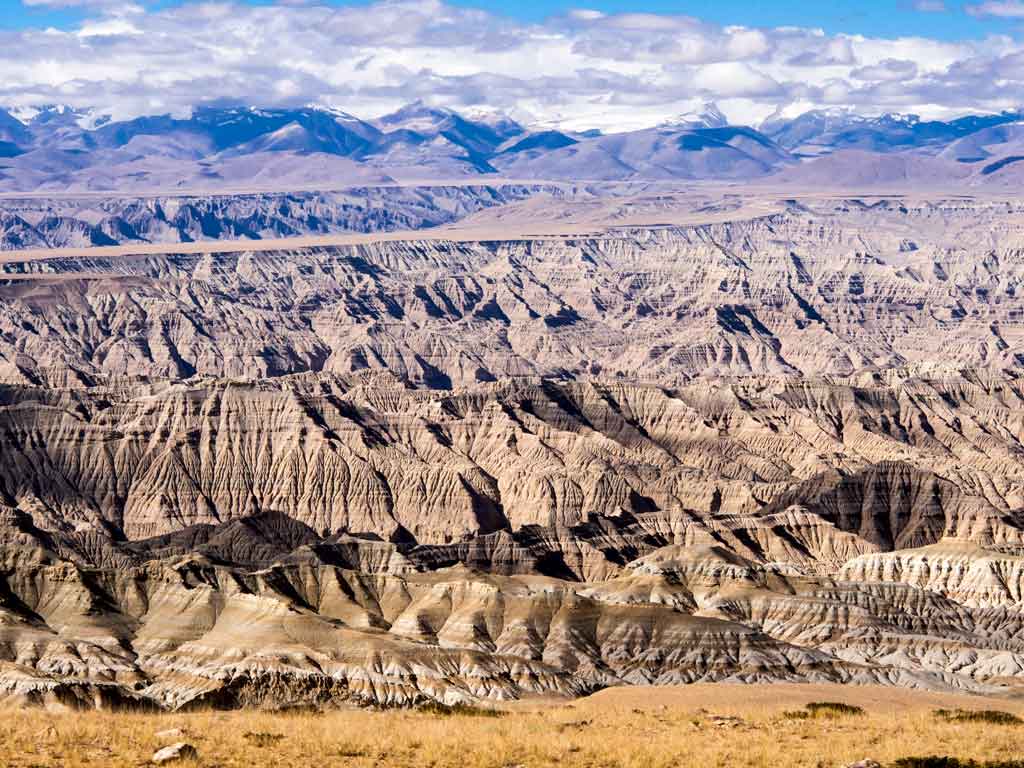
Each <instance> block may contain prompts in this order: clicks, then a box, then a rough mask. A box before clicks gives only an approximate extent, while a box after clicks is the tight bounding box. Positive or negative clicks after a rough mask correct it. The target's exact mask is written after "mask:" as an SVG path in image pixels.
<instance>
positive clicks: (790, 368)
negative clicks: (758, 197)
mask: <svg viewBox="0 0 1024 768" xmlns="http://www.w3.org/2000/svg"><path fill="white" fill-rule="evenodd" d="M815 205H816V206H817V207H811V206H808V205H803V204H798V203H796V202H795V201H794V202H792V204H787V205H786V207H785V210H784V212H782V213H779V214H775V215H770V216H765V217H761V218H757V219H749V220H738V221H733V222H726V223H719V224H708V225H701V226H691V227H647V228H636V229H620V230H611V231H609V232H607V233H606V234H604V235H601V236H595V237H593V238H583V239H574V238H554V237H547V238H540V237H532V238H524V239H517V240H494V241H473V242H468V241H467V242H455V241H443V240H437V239H425V240H422V241H411V240H404V241H403V240H400V239H390V240H386V241H382V242H376V243H369V244H365V245H353V246H346V247H340V246H339V247H329V248H307V249H296V250H294V251H273V250H270V251H267V250H263V251H261V250H253V251H251V252H247V251H241V252H236V253H196V254H173V253H172V254H165V255H145V256H133V255H131V254H123V255H121V256H104V257H102V258H99V257H95V258H86V257H78V258H71V257H61V258H53V259H35V258H31V259H30V258H26V257H20V258H15V259H13V260H8V261H6V262H3V263H2V264H0V269H2V270H3V272H4V273H5V279H4V281H3V282H2V284H0V381H2V382H3V383H2V384H0V457H2V461H0V700H5V701H15V702H22V703H42V704H65V705H72V706H83V705H85V706H123V705H136V706H152V707H162V708H180V707H189V706H269V707H287V706H300V705H301V706H337V705H341V704H344V703H355V704H380V705H414V704H417V703H420V702H424V701H428V700H437V701H441V702H446V703H458V702H470V701H478V700H490V701H496V700H507V699H515V698H521V697H524V696H529V695H552V694H553V695H565V696H573V695H578V694H582V693H585V692H587V691H591V690H594V689H596V688H599V687H602V686H609V685H619V684H631V683H644V684H650V683H654V684H658V683H675V682H691V681H697V680H702V681H711V680H732V681H769V680H822V681H840V682H850V683H865V682H883V683H890V684H897V685H906V686H918V687H929V688H944V689H961V690H967V691H973V692H978V693H984V692H991V691H1006V690H1007V689H1009V688H1012V687H1013V686H1016V685H1018V684H1019V682H1020V681H1021V679H1022V678H1024V647H1022V644H1024V640H1021V638H1022V636H1024V635H1022V631H1021V630H1022V626H1021V625H1022V621H1024V601H1022V595H1024V566H1022V563H1024V378H1022V377H1021V366H1020V361H1021V359H1024V358H1021V357H1020V355H1021V354H1024V349H1022V344H1024V333H1022V327H1021V322H1022V315H1021V312H1020V310H1019V309H1018V305H1019V301H1018V300H1017V296H1018V295H1019V291H1020V290H1022V286H1021V285H1020V284H1019V283H1020V281H1021V279H1022V275H1024V272H1022V269H1024V261H1022V258H1021V254H1022V253H1024V237H1022V230H1021V227H1020V226H1019V225H1018V224H1017V223H1016V222H1017V221H1018V218H1017V217H1015V215H1014V209H1013V207H1012V206H1011V205H1002V204H996V203H984V202H978V201H974V200H966V199H963V200H954V201H939V202H934V203H917V204H913V205H910V204H905V202H903V201H895V202H893V201H885V200H883V201H880V202H876V203H873V204H870V205H869V204H867V203H864V202H862V201H854V200H821V201H818V202H817V203H816V204H815Z"/></svg>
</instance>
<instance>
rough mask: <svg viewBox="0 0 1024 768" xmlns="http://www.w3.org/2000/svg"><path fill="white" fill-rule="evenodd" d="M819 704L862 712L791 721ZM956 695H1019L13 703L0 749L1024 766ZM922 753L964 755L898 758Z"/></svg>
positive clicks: (1001, 729) (469, 760)
mask: <svg viewBox="0 0 1024 768" xmlns="http://www.w3.org/2000/svg"><path fill="white" fill-rule="evenodd" d="M816 701H824V702H834V701H840V702H843V703H846V704H848V705H852V706H855V707H860V708H862V709H863V710H864V713H863V714H852V715H828V714H823V715H819V716H817V717H810V718H801V717H797V715H798V714H800V713H801V712H806V711H807V710H806V705H807V704H809V703H812V702H816ZM957 707H964V708H967V709H969V710H978V709H981V708H983V707H985V708H992V707H997V708H998V710H999V711H1005V712H1009V713H1016V714H1018V715H1020V714H1022V713H1024V706H1022V705H1021V704H1020V703H1019V702H1017V701H1008V700H1005V699H983V698H979V697H975V696H956V695H949V694H935V693H924V692H915V691H906V690H900V689H892V688H889V687H886V688H880V687H876V686H853V687H851V686H839V685H814V684H804V685H786V684H776V685H743V686H740V685H735V684H724V683H722V684H713V685H703V684H696V685H692V686H685V687H664V688H613V689H608V690H605V691H602V692H600V693H598V694H595V695H593V696H590V697H587V698H583V699H578V700H576V701H557V700H546V701H543V700H542V701H525V702H519V703H518V704H516V705H515V706H511V707H506V708H503V709H499V710H497V711H495V712H494V716H490V715H487V714H484V713H486V712H491V710H479V711H474V710H470V711H469V712H466V713H462V714H459V713H455V714H443V713H438V712H437V711H426V712H424V711H415V710H397V711H387V712H379V711H377V712H371V711H361V710H343V711H333V712H328V713H323V714H313V713H308V712H296V713H291V714H275V713H268V712H258V711H236V712H210V711H206V712H198V713H179V714H174V715H170V714H162V715H145V714H131V713H102V712H76V713H73V714H72V713H63V714H62V713H53V712H51V713H47V712H41V711H39V710H21V711H11V712H5V713H4V717H3V720H2V722H0V737H2V738H0V761H3V764H4V765H6V766H10V767H11V768H29V767H30V766H44V765H45V766H57V765H60V766H67V767H68V768H87V767H88V766H93V767H95V766H109V767H110V768H128V767H129V766H138V765H145V764H147V763H148V761H149V758H150V756H151V755H152V754H153V753H154V751H155V750H156V749H157V748H159V747H161V746H162V745H164V744H166V743H168V742H171V741H178V740H180V739H186V740H187V741H188V742H189V743H191V744H194V745H195V747H196V749H197V752H198V755H197V757H196V758H194V759H192V760H188V761H186V762H185V763H184V764H185V765H197V766H211V767H212V766H221V767H222V768H243V767H245V766H253V767H254V768H270V767H271V766H279V767H280V768H300V767H302V766H307V765H310V764H311V763H314V762H315V763H316V764H321V765H332V766H345V767H346V768H349V767H351V768H374V767H379V766H394V768H419V767H420V766H434V767H435V768H511V767H512V766H523V767H524V768H527V767H529V768H554V767H555V766H568V767H569V768H741V767H742V768H747V767H749V768H773V767H774V766H780V765H782V766H789V767H791V768H821V767H823V766H829V767H831V766H842V765H848V764H852V763H856V762H858V761H860V760H863V759H865V758H867V759H873V760H875V761H877V762H878V763H879V764H881V765H886V766H892V765H904V766H908V768H921V766H924V768H934V767H935V766H937V767H938V768H958V766H959V765H965V766H966V765H970V763H968V762H967V761H968V760H970V759H974V760H977V761H978V763H977V764H978V765H984V764H986V762H987V761H990V762H989V764H992V765H1005V766H1008V767H1012V766H1019V765H1021V763H1020V762H1019V756H1020V754H1021V750H1022V749H1024V725H1022V724H1016V725H1012V724H1010V725H1007V724H992V723H986V722H950V721H948V720H947V719H944V718H943V717H941V716H939V715H937V714H936V710H937V709H943V708H944V709H947V710H952V709H954V708H957ZM168 732H170V733H168ZM925 757H952V758H955V759H958V760H961V761H963V762H962V763H954V762H933V763H927V762H920V761H918V762H904V763H900V762H898V761H899V760H901V759H903V760H906V759H908V758H910V759H912V758H925ZM1014 759H1017V760H1018V762H1012V763H1010V762H1000V761H1011V760H1014Z"/></svg>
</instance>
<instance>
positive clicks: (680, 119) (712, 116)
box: [662, 101, 729, 130]
mask: <svg viewBox="0 0 1024 768" xmlns="http://www.w3.org/2000/svg"><path fill="white" fill-rule="evenodd" d="M662 125H663V126H665V127H667V128H683V129H689V130H698V129H701V128H725V127H726V126H727V125H729V119H728V118H727V117H726V116H725V114H724V113H723V112H722V110H720V109H719V108H718V105H717V104H715V102H713V101H709V102H706V103H705V104H704V107H703V108H702V109H701V110H700V111H699V112H697V111H691V112H683V113H682V114H679V115H676V116H675V117H673V118H672V119H670V120H666V121H665V122H664V123H662Z"/></svg>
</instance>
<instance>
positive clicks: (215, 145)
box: [0, 101, 1024, 192]
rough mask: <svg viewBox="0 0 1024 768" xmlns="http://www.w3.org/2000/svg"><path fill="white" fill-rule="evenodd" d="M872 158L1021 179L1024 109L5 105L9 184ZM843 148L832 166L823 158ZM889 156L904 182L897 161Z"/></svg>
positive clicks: (826, 175)
mask: <svg viewBox="0 0 1024 768" xmlns="http://www.w3.org/2000/svg"><path fill="white" fill-rule="evenodd" d="M846 153H853V154H846ZM863 153H869V154H871V155H872V156H874V155H889V154H894V153H899V154H904V155H906V156H907V159H904V160H901V161H900V166H899V167H901V168H907V169H911V171H910V173H911V175H912V174H913V172H914V170H913V169H927V172H926V173H925V174H924V175H925V177H926V179H927V181H928V182H929V183H932V182H934V183H942V182H944V181H949V182H957V183H986V184H989V183H1003V184H1005V183H1014V182H1015V181H1016V178H1017V177H1016V174H1019V173H1020V169H1021V167H1022V166H1021V165H1018V164H1016V163H1015V161H1014V160H1013V158H1016V157H1019V156H1020V155H1022V154H1024V115H1022V114H1021V113H1020V112H1004V113H1000V114H997V115H971V116H966V117H962V118H958V119H956V120H951V121H948V122H942V121H926V120H921V119H920V118H918V117H917V116H914V115H897V114H887V115H881V116H878V117H864V116H861V115H857V114H855V113H852V112H849V111H846V110H815V111H811V112H807V113H804V114H802V115H799V116H797V117H795V118H792V119H779V118H773V119H770V120H768V121H766V122H765V123H764V124H762V125H761V126H759V127H758V128H752V127H747V126H737V125H732V124H730V122H729V120H728V118H727V117H726V116H725V114H723V113H722V111H721V110H720V109H719V108H718V107H717V106H716V105H715V104H714V103H713V102H709V103H707V104H705V105H704V106H703V108H702V109H701V110H700V111H698V112H688V113H684V114H681V115H679V116H678V117H676V118H674V119H672V120H669V121H666V122H664V123H662V124H660V125H658V126H655V127H652V128H646V129H642V130H634V131H628V132H622V133H611V134H601V133H599V132H596V131H587V132H570V131H562V130H559V129H557V128H552V127H550V126H546V127H543V128H537V129H534V128H530V127H528V126H524V125H522V124H520V123H519V122H517V121H515V120H513V119H512V118H510V117H507V116H505V115H502V114H501V113H498V112H477V113H474V114H472V115H467V114H461V113H459V112H457V111H455V110H452V109H448V108H442V107H434V106H430V105H428V104H426V103H424V102H422V101H418V102H414V103H412V104H409V105H407V106H405V107H402V108H401V109H399V110H397V111H395V112H392V113H390V114H387V115H384V116H382V117H379V118H376V119H373V120H364V119H361V118H359V117H357V116H355V115H352V114H350V113H348V112H345V111H342V110H338V109H333V108H327V107H320V106H307V107H302V108H296V109H262V108H257V107H249V106H240V107H230V108H214V107H202V108H198V109H196V110H194V111H193V113H192V114H191V115H190V116H189V117H187V118H183V117H174V116H171V115H154V116H143V117H137V118H134V119H131V120H124V121H114V120H111V119H110V118H109V116H106V115H104V114H103V113H102V112H101V111H100V110H76V109H72V108H69V107H61V106H51V107H43V108H38V109H32V110H11V111H5V110H0V191H3V192H51V191H52V192H65V191H75V192H81V191H102V192H140V191H157V190H161V191H174V190H189V191H196V190H199V191H202V190H222V189H226V188H235V187H237V188H261V189H262V188H282V187H287V188H294V189H305V188H324V187H328V186H332V185H347V184H390V183H394V182H395V181H396V180H412V181H425V180H445V179H451V180H465V179H475V178H476V177H487V176H493V177H500V178H505V179H523V180H582V181H589V180H593V181H608V180H615V181H620V180H633V179H644V180H658V179H685V180H745V179H757V178H763V177H767V176H771V175H773V174H780V173H781V174H782V176H781V178H784V179H785V178H794V179H799V180H801V182H802V183H804V182H806V183H812V184H813V183H818V182H821V183H840V184H841V183H843V180H844V179H850V180H855V181H856V183H858V184H860V183H867V182H869V181H870V174H868V175H867V176H866V175H865V172H864V168H865V166H864V164H863V162H862V160H863V158H862V157H861V155H862V154H863ZM832 155H834V156H835V157H834V158H833V159H832V160H830V161H829V162H827V163H817V161H814V158H823V157H824V156H832ZM844 158H848V159H847V160H844ZM808 160H812V161H814V162H811V163H808V162H807V161H808ZM815 163H817V164H815ZM870 165H871V164H869V167H870ZM875 165H877V166H878V168H879V169H880V170H879V173H883V171H884V174H887V175H888V176H892V171H891V169H889V170H884V169H885V168H886V167H887V166H886V163H884V162H878V163H875ZM798 166H799V170H796V169H797V167H798ZM853 166H855V167H853ZM985 169H989V170H987V171H986V170H985ZM900 178H903V177H902V176H901V177H900ZM908 180H910V181H912V179H908Z"/></svg>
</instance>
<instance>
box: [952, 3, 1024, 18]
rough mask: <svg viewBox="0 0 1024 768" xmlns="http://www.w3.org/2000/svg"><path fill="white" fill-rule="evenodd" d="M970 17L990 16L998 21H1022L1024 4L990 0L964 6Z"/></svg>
mask: <svg viewBox="0 0 1024 768" xmlns="http://www.w3.org/2000/svg"><path fill="white" fill-rule="evenodd" d="M964 10H966V11H967V12H968V13H969V14H971V16H992V17H995V18H1000V19H1024V2H1020V0H990V1H989V2H985V3H978V4H977V5H968V6H965V8H964Z"/></svg>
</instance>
